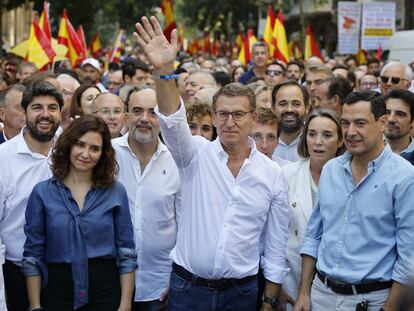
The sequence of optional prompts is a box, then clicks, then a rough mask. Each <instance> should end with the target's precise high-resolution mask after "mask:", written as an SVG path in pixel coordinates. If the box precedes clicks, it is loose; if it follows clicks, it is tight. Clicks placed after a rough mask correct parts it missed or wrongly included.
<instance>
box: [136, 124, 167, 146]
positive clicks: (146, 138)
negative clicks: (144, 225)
mask: <svg viewBox="0 0 414 311" xmlns="http://www.w3.org/2000/svg"><path fill="white" fill-rule="evenodd" d="M141 126H142V125H141ZM148 129H149V130H150V131H149V132H147V133H141V132H140V131H139V129H138V128H137V127H134V128H132V129H130V135H131V136H132V137H133V138H134V140H136V141H137V142H139V143H141V144H147V143H150V142H152V141H153V140H154V139H158V135H159V133H160V131H159V130H156V129H154V128H152V127H148Z"/></svg>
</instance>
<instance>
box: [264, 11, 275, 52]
mask: <svg viewBox="0 0 414 311" xmlns="http://www.w3.org/2000/svg"><path fill="white" fill-rule="evenodd" d="M274 28H275V14H274V13H273V9H272V6H271V5H270V4H269V6H268V8H267V18H266V26H265V29H264V33H263V40H264V41H265V42H266V43H267V46H268V47H269V55H273V53H274V50H275V48H274V47H273V44H272V37H273V29H274Z"/></svg>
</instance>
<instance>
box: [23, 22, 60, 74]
mask: <svg viewBox="0 0 414 311" xmlns="http://www.w3.org/2000/svg"><path fill="white" fill-rule="evenodd" d="M55 55H56V54H55V51H54V50H53V48H52V45H51V43H50V40H49V38H48V37H47V35H46V34H45V32H44V31H43V30H42V28H40V26H39V24H38V23H37V21H36V19H35V18H34V19H33V21H32V26H31V27H30V37H29V48H28V51H27V56H26V60H27V61H29V62H32V63H34V64H35V65H36V66H37V68H39V69H41V68H42V67H44V66H46V65H47V64H49V63H50V62H52V61H53V58H54V57H55Z"/></svg>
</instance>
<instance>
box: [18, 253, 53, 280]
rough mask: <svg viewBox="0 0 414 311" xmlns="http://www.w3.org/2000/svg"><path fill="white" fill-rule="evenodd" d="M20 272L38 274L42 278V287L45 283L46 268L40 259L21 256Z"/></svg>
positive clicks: (26, 274) (27, 274)
mask: <svg viewBox="0 0 414 311" xmlns="http://www.w3.org/2000/svg"><path fill="white" fill-rule="evenodd" d="M22 273H23V275H24V276H40V277H41V278H42V288H44V287H45V286H46V284H47V280H48V270H47V266H46V264H45V263H44V262H43V261H42V260H39V259H37V258H35V257H23V260H22Z"/></svg>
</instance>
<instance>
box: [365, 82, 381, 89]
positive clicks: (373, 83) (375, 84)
mask: <svg viewBox="0 0 414 311" xmlns="http://www.w3.org/2000/svg"><path fill="white" fill-rule="evenodd" d="M361 86H363V87H372V88H375V87H377V86H378V83H377V82H362V83H361Z"/></svg>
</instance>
